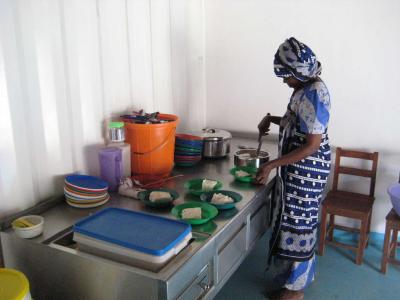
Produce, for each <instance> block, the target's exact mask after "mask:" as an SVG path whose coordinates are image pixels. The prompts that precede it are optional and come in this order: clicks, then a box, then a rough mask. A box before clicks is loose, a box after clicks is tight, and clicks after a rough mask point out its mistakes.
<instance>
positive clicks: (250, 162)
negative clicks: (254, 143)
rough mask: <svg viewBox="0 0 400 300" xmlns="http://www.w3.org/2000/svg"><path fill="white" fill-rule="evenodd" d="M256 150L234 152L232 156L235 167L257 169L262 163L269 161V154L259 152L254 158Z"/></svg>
mask: <svg viewBox="0 0 400 300" xmlns="http://www.w3.org/2000/svg"><path fill="white" fill-rule="evenodd" d="M256 152H257V150H256V149H242V150H238V151H236V153H235V155H234V160H235V166H237V167H254V168H259V167H260V166H261V165H262V164H263V163H266V162H267V161H269V153H268V152H267V151H260V153H259V155H258V156H256Z"/></svg>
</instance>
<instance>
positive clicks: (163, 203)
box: [138, 189, 179, 208]
mask: <svg viewBox="0 0 400 300" xmlns="http://www.w3.org/2000/svg"><path fill="white" fill-rule="evenodd" d="M151 192H168V193H170V194H171V196H172V199H165V200H160V201H157V202H152V201H150V200H149V197H150V193H151ZM138 197H139V199H140V201H142V202H143V203H144V204H145V205H146V206H150V207H154V208H164V207H168V206H170V205H171V204H172V202H173V201H174V200H175V199H178V198H179V194H178V193H177V192H176V191H174V190H170V189H149V190H146V191H143V192H140V193H139V194H138Z"/></svg>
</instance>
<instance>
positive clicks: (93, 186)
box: [65, 175, 108, 191]
mask: <svg viewBox="0 0 400 300" xmlns="http://www.w3.org/2000/svg"><path fill="white" fill-rule="evenodd" d="M65 182H66V183H67V184H70V185H72V186H75V187H77V188H81V189H88V190H93V191H97V190H98V191H102V190H106V189H108V183H107V182H106V181H104V180H102V179H100V178H98V177H94V176H89V175H69V176H67V177H65Z"/></svg>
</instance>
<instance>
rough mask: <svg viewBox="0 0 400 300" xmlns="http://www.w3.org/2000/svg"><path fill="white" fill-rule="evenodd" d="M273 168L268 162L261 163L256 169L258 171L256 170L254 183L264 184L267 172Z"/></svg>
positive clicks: (267, 175)
mask: <svg viewBox="0 0 400 300" xmlns="http://www.w3.org/2000/svg"><path fill="white" fill-rule="evenodd" d="M273 169H274V168H273V167H272V165H271V164H270V163H265V164H263V165H261V167H260V168H259V169H258V172H257V176H256V183H258V184H266V183H267V180H268V177H269V173H271V171H272V170H273Z"/></svg>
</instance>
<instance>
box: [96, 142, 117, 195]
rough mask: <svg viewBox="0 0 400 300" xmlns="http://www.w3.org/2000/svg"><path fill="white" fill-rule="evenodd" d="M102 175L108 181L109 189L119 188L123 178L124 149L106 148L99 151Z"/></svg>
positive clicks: (115, 189) (113, 190)
mask: <svg viewBox="0 0 400 300" xmlns="http://www.w3.org/2000/svg"><path fill="white" fill-rule="evenodd" d="M99 162H100V177H101V179H103V180H105V181H107V182H108V186H109V187H108V190H109V191H110V192H115V191H117V190H118V186H119V183H120V181H121V178H122V150H121V149H119V148H114V147H112V148H104V149H101V150H100V151H99Z"/></svg>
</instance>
